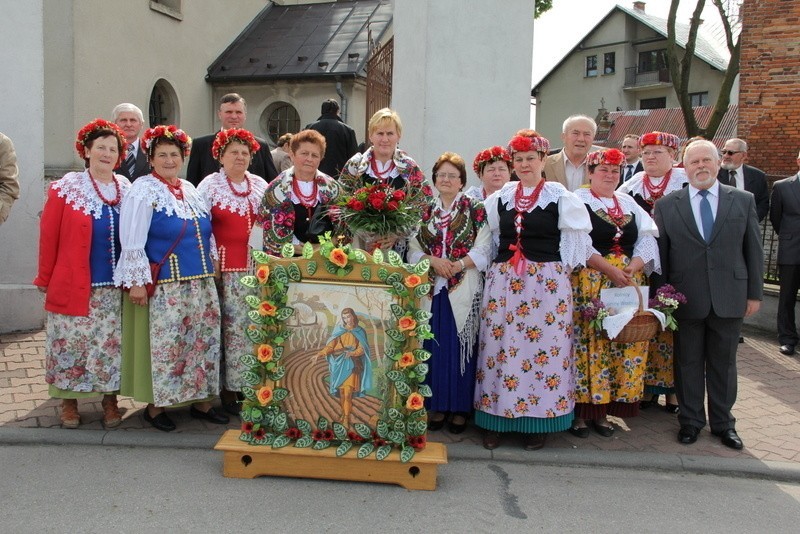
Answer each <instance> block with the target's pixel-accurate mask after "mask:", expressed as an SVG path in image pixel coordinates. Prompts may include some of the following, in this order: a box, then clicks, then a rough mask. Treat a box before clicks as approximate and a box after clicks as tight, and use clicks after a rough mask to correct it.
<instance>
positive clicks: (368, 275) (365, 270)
mask: <svg viewBox="0 0 800 534" xmlns="http://www.w3.org/2000/svg"><path fill="white" fill-rule="evenodd" d="M361 279H362V280H365V281H369V280H371V279H372V269H370V268H369V267H362V268H361Z"/></svg>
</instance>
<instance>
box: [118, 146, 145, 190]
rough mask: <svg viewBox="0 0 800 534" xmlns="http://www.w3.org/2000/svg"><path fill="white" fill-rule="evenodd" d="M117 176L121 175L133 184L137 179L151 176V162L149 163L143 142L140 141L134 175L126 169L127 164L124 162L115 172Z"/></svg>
mask: <svg viewBox="0 0 800 534" xmlns="http://www.w3.org/2000/svg"><path fill="white" fill-rule="evenodd" d="M114 172H115V173H117V174H121V175H122V176H124V177H125V178H127V179H128V180H130V181H131V182H133V181H134V180H135V179H137V178H138V177H140V176H144V175H145V174H150V162H149V161H147V154H145V153H144V147H143V146H142V141H141V140H140V141H139V149H138V150H137V151H136V162H135V163H134V165H133V175H131V174H130V173H129V172H128V169H126V168H125V162H124V161H123V162H122V165H120V166H119V167H118V168H117V169H116V170H115V171H114Z"/></svg>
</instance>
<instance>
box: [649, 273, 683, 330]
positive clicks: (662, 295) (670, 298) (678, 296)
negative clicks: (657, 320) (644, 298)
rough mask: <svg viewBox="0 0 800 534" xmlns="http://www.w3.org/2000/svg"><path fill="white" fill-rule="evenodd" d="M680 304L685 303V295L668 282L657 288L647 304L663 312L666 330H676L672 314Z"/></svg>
mask: <svg viewBox="0 0 800 534" xmlns="http://www.w3.org/2000/svg"><path fill="white" fill-rule="evenodd" d="M681 304H686V296H685V295H684V294H683V293H681V292H680V291H677V290H676V289H675V288H674V287H672V286H671V285H670V284H665V285H663V286H661V287H659V288H658V291H656V296H655V298H652V299H650V301H649V302H648V304H647V305H648V307H649V308H653V309H654V310H658V311H660V312H661V313H663V314H664V317H665V319H666V327H665V329H666V330H677V329H678V322H677V321H676V320H675V316H674V314H675V310H677V309H678V306H680V305H681Z"/></svg>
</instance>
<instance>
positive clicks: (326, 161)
mask: <svg viewBox="0 0 800 534" xmlns="http://www.w3.org/2000/svg"><path fill="white" fill-rule="evenodd" d="M306 128H307V129H309V130H316V131H318V132H319V133H321V134H322V135H323V137H325V144H326V145H327V146H326V148H325V157H324V158H322V162H321V163H320V164H319V170H321V171H322V172H324V173H325V174H327V175H328V176H332V177H334V178H336V177H337V176H339V173H340V172H341V170H342V167H344V164H345V163H347V160H349V159H350V158H351V157H353V155H355V153H356V152H358V143H356V132H355V131H354V130H353V129H352V128H350V127H349V126H348V125H346V124H345V123H343V122H342V119H340V118H339V116H338V115H337V114H335V113H326V114H324V115H322V116H320V118H319V119H318V120H317V122H314V123H312V124H309V125H308V126H306Z"/></svg>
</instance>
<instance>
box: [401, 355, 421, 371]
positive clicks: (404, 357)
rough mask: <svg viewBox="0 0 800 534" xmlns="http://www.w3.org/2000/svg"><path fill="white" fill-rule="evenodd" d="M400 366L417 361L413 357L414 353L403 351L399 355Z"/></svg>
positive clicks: (406, 365)
mask: <svg viewBox="0 0 800 534" xmlns="http://www.w3.org/2000/svg"><path fill="white" fill-rule="evenodd" d="M398 363H399V364H400V367H403V368H405V367H410V366H412V365H414V364H415V363H417V360H415V359H414V354H413V353H411V352H404V353H403V355H402V356H400V360H399V361H398Z"/></svg>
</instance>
